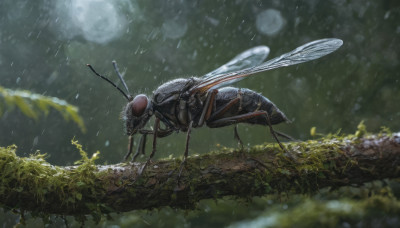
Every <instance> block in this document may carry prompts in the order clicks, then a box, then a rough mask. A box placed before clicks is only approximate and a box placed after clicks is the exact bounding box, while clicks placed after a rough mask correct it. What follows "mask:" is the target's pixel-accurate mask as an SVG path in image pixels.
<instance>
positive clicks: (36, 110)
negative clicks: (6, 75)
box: [0, 86, 86, 132]
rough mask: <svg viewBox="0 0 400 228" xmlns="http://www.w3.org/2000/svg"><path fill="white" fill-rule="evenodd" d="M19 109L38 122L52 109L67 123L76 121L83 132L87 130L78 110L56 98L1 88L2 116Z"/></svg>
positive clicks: (0, 111) (0, 106)
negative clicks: (8, 111) (8, 110)
mask: <svg viewBox="0 0 400 228" xmlns="http://www.w3.org/2000/svg"><path fill="white" fill-rule="evenodd" d="M15 106H16V107H18V108H19V110H21V112H22V113H23V114H24V115H26V116H27V117H29V118H33V119H35V120H37V119H38V118H39V116H40V115H41V114H44V115H45V116H47V115H48V114H49V111H50V109H51V108H53V109H55V110H57V111H58V112H59V113H60V114H61V115H62V116H63V117H64V119H65V120H66V121H69V120H72V121H74V122H75V123H76V124H77V125H78V126H79V128H80V129H81V131H83V132H85V131H86V128H85V125H84V123H83V119H82V117H80V116H79V114H78V108H77V107H76V106H73V105H71V104H68V103H67V102H66V101H64V100H61V99H58V98H56V97H47V96H43V95H40V94H35V93H31V92H30V91H27V90H11V89H7V88H4V87H1V86H0V116H1V115H2V114H3V113H4V111H5V110H6V109H12V108H14V107H15Z"/></svg>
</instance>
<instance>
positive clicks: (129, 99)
mask: <svg viewBox="0 0 400 228" xmlns="http://www.w3.org/2000/svg"><path fill="white" fill-rule="evenodd" d="M86 66H88V67H89V68H90V70H92V72H93V73H94V74H95V75H97V76H99V77H100V78H102V79H104V80H106V81H107V82H108V83H110V84H111V85H112V86H114V87H115V88H117V89H118V90H119V91H120V92H121V93H122V95H124V97H125V98H126V99H127V100H128V101H131V100H132V97H131V96H128V95H126V93H125V92H124V91H123V90H122V89H121V88H119V87H118V86H117V85H115V84H114V82H112V81H110V79H108V78H106V77H104V76H103V75H100V74H99V73H97V72H96V71H95V70H94V69H93V67H92V66H91V65H90V64H86ZM124 86H126V85H125V82H124Z"/></svg>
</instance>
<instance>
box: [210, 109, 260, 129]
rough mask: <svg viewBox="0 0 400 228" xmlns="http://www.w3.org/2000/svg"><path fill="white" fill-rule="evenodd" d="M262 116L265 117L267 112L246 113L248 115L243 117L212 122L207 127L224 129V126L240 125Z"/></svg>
mask: <svg viewBox="0 0 400 228" xmlns="http://www.w3.org/2000/svg"><path fill="white" fill-rule="evenodd" d="M261 115H265V112H264V111H255V112H251V113H246V114H242V115H237V116H232V117H227V118H222V119H219V120H214V121H212V122H208V123H207V126H208V127H211V128H216V127H224V126H228V125H232V124H236V123H240V122H243V121H245V120H248V119H251V118H254V117H257V116H261Z"/></svg>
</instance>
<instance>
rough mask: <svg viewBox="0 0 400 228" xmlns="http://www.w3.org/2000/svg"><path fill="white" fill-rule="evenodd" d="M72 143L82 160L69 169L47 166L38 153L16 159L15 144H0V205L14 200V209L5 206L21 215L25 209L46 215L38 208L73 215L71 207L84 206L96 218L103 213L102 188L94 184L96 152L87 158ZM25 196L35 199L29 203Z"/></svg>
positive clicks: (96, 173)
mask: <svg viewBox="0 0 400 228" xmlns="http://www.w3.org/2000/svg"><path fill="white" fill-rule="evenodd" d="M72 143H73V144H74V145H75V146H76V147H77V148H78V150H79V152H80V153H81V155H82V159H81V160H79V161H78V162H77V164H79V166H77V167H74V168H72V167H71V168H69V169H65V168H60V167H57V166H52V165H50V164H49V163H47V162H46V161H45V159H44V158H45V157H46V155H45V154H40V153H39V152H36V153H35V154H33V155H30V156H29V157H25V158H20V157H18V156H16V154H15V152H16V149H17V147H16V146H14V145H13V146H9V147H7V148H4V147H0V158H1V159H0V170H1V172H0V179H1V180H2V181H1V182H0V201H1V202H2V203H3V204H4V205H3V207H5V208H7V205H9V204H8V203H7V202H18V203H17V204H16V205H17V206H16V207H15V208H8V209H17V210H19V212H20V213H21V214H22V213H23V211H25V210H28V211H30V212H31V213H32V214H33V215H37V216H40V217H42V218H46V217H48V214H44V213H42V211H54V213H59V214H63V213H67V214H68V213H70V214H77V213H76V212H74V210H75V208H80V210H82V208H86V209H85V210H86V211H90V213H91V215H92V216H93V217H94V218H97V219H100V215H101V214H102V213H107V210H106V208H104V207H103V206H102V205H101V204H99V203H98V199H100V198H101V197H102V196H104V194H105V192H103V191H104V189H105V188H104V187H103V186H99V185H98V184H99V183H101V182H98V181H96V180H98V179H99V178H100V177H101V175H102V173H101V172H100V173H98V172H95V171H96V166H95V163H94V161H95V160H96V158H97V157H98V152H97V153H95V154H94V155H93V156H92V157H91V158H88V157H87V155H86V153H85V152H84V151H83V150H82V146H81V145H80V144H78V143H77V142H76V141H73V142H72ZM32 196H33V197H32ZM83 196H85V197H83ZM29 199H30V200H31V199H36V202H32V203H30V201H29ZM14 205H15V203H14ZM33 205H41V207H37V206H33ZM58 205H63V206H66V207H67V208H68V210H69V211H68V210H67V211H63V212H59V211H57V208H58ZM44 208H46V210H43V209H44ZM49 208H50V210H49ZM64 208H65V207H64ZM77 219H78V220H82V218H78V217H77Z"/></svg>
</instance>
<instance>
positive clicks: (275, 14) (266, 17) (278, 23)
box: [256, 9, 285, 36]
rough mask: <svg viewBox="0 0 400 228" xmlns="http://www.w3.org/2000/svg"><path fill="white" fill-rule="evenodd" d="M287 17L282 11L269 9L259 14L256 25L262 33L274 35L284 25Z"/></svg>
mask: <svg viewBox="0 0 400 228" xmlns="http://www.w3.org/2000/svg"><path fill="white" fill-rule="evenodd" d="M284 24H285V19H284V18H283V17H282V14H281V12H280V11H278V10H276V9H267V10H265V11H262V12H261V13H259V14H258V15H257V18H256V27H257V29H258V31H259V32H260V33H262V34H265V35H268V36H273V35H275V34H277V33H278V32H279V31H280V30H281V29H282V28H283V26H284Z"/></svg>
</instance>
